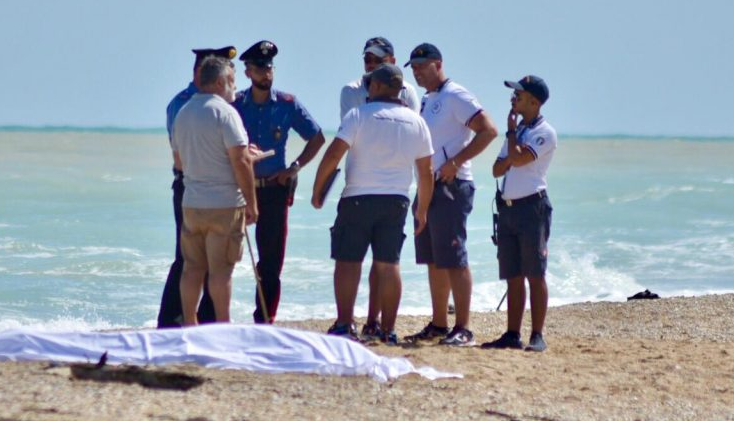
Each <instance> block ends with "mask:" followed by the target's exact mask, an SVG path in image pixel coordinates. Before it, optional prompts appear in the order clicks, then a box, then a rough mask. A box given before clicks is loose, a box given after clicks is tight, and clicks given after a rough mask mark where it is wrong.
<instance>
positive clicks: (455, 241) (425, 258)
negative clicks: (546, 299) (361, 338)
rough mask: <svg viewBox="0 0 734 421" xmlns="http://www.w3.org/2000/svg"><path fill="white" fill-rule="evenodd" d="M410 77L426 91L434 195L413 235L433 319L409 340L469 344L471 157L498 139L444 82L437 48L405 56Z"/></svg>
mask: <svg viewBox="0 0 734 421" xmlns="http://www.w3.org/2000/svg"><path fill="white" fill-rule="evenodd" d="M407 66H411V68H412V70H413V76H414V77H415V80H416V82H417V83H418V85H419V86H422V87H424V88H425V89H426V94H425V95H424V96H423V100H422V104H421V116H422V117H423V118H424V119H425V120H426V123H427V124H428V127H429V128H430V130H431V139H432V142H433V149H434V154H433V158H432V162H433V168H434V169H435V170H436V173H435V180H436V184H435V194H434V195H433V199H432V200H431V205H430V207H429V210H428V224H427V226H426V229H425V230H423V232H422V233H421V234H420V235H418V236H416V237H415V255H416V263H418V264H427V265H428V281H429V284H430V288H431V302H432V307H433V316H432V319H431V321H430V322H429V323H428V325H427V326H426V327H425V328H424V329H423V330H421V331H420V332H418V333H416V334H414V335H410V336H407V337H406V339H408V340H410V341H417V340H429V339H432V338H435V337H442V336H443V339H441V340H440V341H439V343H440V344H442V345H451V346H470V345H473V344H474V334H473V333H472V332H471V331H470V330H469V310H470V307H471V293H472V277H471V271H470V270H469V260H468V256H467V250H466V221H467V218H468V216H469V213H471V210H472V206H473V202H474V182H473V181H472V180H473V177H472V173H471V161H470V159H472V158H474V157H475V156H477V155H478V154H479V153H481V152H482V151H483V150H484V149H485V148H486V147H487V146H488V145H489V143H490V142H491V141H492V139H494V138H495V137H496V136H497V128H496V127H495V125H494V123H493V122H492V120H491V118H490V117H489V115H488V114H487V113H486V112H485V111H484V110H483V109H482V106H481V105H480V104H479V101H477V99H476V97H475V96H474V95H472V94H471V93H470V92H469V91H467V90H466V89H465V88H464V87H462V86H461V85H459V84H458V83H456V82H454V81H451V80H449V79H448V78H447V77H446V75H445V73H444V70H443V58H442V55H441V52H440V51H439V49H438V48H437V47H436V46H435V45H433V44H428V43H424V44H421V45H419V46H417V47H416V48H414V49H413V51H412V52H411V53H410V61H408V63H406V64H405V67H407ZM451 293H453V296H454V304H455V306H456V322H455V324H454V327H453V329H451V331H449V329H448V316H447V309H448V300H449V294H451Z"/></svg>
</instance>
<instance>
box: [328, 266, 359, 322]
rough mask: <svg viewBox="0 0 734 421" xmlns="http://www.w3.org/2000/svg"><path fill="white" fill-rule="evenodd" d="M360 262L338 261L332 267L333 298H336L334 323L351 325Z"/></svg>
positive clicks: (357, 287)
mask: <svg viewBox="0 0 734 421" xmlns="http://www.w3.org/2000/svg"><path fill="white" fill-rule="evenodd" d="M361 275H362V262H343V261H338V260H337V262H336V264H335V265H334V297H335V298H336V313H337V316H336V322H337V324H339V325H344V324H347V323H352V320H353V318H354V301H355V300H356V299H357V291H358V289H359V277H360V276H361Z"/></svg>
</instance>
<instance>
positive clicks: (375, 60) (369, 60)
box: [363, 56, 382, 64]
mask: <svg viewBox="0 0 734 421" xmlns="http://www.w3.org/2000/svg"><path fill="white" fill-rule="evenodd" d="M363 60H364V64H382V59H381V58H379V57H377V56H364V58H363Z"/></svg>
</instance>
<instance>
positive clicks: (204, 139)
mask: <svg viewBox="0 0 734 421" xmlns="http://www.w3.org/2000/svg"><path fill="white" fill-rule="evenodd" d="M199 88H200V90H199V92H198V93H195V94H194V95H193V96H192V98H191V99H190V100H189V101H188V102H187V103H186V105H184V106H183V108H181V111H179V113H178V115H177V117H176V121H175V123H174V125H173V139H172V143H171V146H172V148H173V152H174V155H175V158H176V159H177V160H180V162H181V164H182V170H183V171H185V174H186V177H185V178H184V184H185V191H184V196H183V202H182V206H183V227H182V229H181V252H182V254H183V256H184V269H183V275H182V277H181V304H182V307H183V317H184V325H187V326H188V325H196V324H197V323H198V320H197V315H196V307H197V304H198V302H199V296H200V295H201V290H202V286H203V283H204V275H205V274H206V272H207V270H208V272H209V293H210V295H211V297H212V301H213V302H214V311H215V313H216V321H217V322H228V321H229V305H230V298H231V295H232V271H233V270H234V266H235V263H236V262H238V261H239V260H240V259H241V258H242V238H243V235H244V230H245V225H246V224H251V223H253V222H255V221H256V220H257V216H258V214H257V201H256V197H255V181H254V176H253V171H252V167H253V162H254V160H255V156H254V154H253V152H252V151H250V150H248V146H247V141H248V139H247V133H246V132H245V128H244V126H243V124H242V119H240V116H239V115H238V114H237V111H236V110H235V109H234V108H232V106H231V105H229V103H230V102H232V101H233V100H234V93H235V89H236V86H235V82H234V70H233V68H232V64H231V62H230V61H229V60H225V59H223V58H221V57H214V56H210V57H207V58H205V59H204V60H203V61H202V63H201V66H200V68H199Z"/></svg>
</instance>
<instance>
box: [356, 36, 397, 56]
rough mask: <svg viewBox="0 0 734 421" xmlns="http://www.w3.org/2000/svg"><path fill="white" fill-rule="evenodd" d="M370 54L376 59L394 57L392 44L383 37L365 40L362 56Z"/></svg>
mask: <svg viewBox="0 0 734 421" xmlns="http://www.w3.org/2000/svg"><path fill="white" fill-rule="evenodd" d="M367 53H372V54H374V55H376V56H377V57H380V58H383V57H385V56H386V55H391V56H394V55H395V50H394V49H393V47H392V43H391V42H390V41H388V40H387V38H384V37H374V38H370V39H368V40H367V42H366V43H365V44H364V49H363V50H362V54H367Z"/></svg>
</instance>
